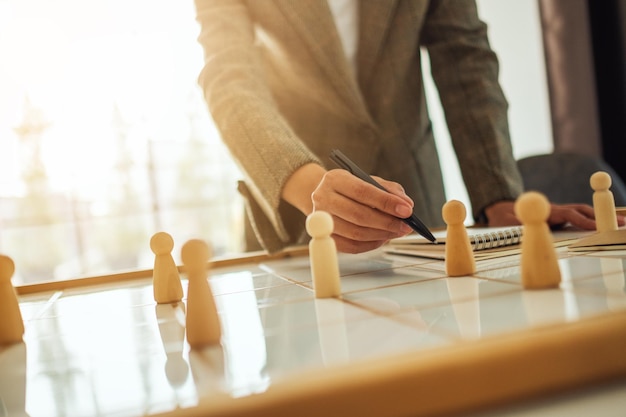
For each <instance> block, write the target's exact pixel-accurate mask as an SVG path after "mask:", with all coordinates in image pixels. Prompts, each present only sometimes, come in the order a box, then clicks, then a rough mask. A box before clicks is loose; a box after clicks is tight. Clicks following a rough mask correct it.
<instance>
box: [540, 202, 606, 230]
mask: <svg viewBox="0 0 626 417" xmlns="http://www.w3.org/2000/svg"><path fill="white" fill-rule="evenodd" d="M566 223H570V224H571V225H573V226H575V227H578V228H581V229H585V230H594V229H595V228H596V222H595V219H594V212H593V207H591V206H588V205H586V204H563V205H558V204H552V205H551V210H550V217H549V218H548V224H550V225H551V226H558V225H563V224H566Z"/></svg>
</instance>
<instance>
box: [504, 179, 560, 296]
mask: <svg viewBox="0 0 626 417" xmlns="http://www.w3.org/2000/svg"><path fill="white" fill-rule="evenodd" d="M515 214H516V215H517V217H518V219H519V220H520V221H521V222H522V225H523V231H522V243H521V261H520V268H521V275H522V285H523V286H524V288H525V289H542V288H556V287H558V286H559V284H560V282H561V270H560V269H559V263H558V260H557V256H556V249H555V247H554V240H553V238H552V233H551V232H550V228H549V227H548V222H547V221H548V217H549V215H550V202H549V201H548V199H547V198H546V197H545V196H544V195H543V194H541V193H539V192H536V191H529V192H526V193H524V194H522V195H521V196H520V197H519V198H518V199H517V201H516V202H515Z"/></svg>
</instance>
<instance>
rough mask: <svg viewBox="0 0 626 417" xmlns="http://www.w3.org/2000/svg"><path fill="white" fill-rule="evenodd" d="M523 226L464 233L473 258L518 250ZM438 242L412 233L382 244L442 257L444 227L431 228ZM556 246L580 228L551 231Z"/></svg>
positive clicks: (567, 241)
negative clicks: (566, 230)
mask: <svg viewBox="0 0 626 417" xmlns="http://www.w3.org/2000/svg"><path fill="white" fill-rule="evenodd" d="M522 231H523V227H522V226H515V227H495V228H494V227H481V228H468V229H467V234H468V236H469V238H470V244H471V245H472V250H473V251H474V257H475V259H476V260H482V259H490V258H496V257H501V256H508V255H515V254H518V253H520V241H521V239H522ZM434 235H435V237H436V238H437V242H439V243H437V244H433V243H431V242H429V241H428V240H426V239H424V238H422V237H420V236H417V235H415V234H411V235H407V236H404V237H401V238H397V239H392V240H391V241H389V243H387V244H386V245H385V246H384V247H383V251H384V252H385V253H388V254H395V255H407V256H416V257H421V258H431V259H440V260H443V259H445V242H446V231H445V230H442V231H437V232H434ZM553 237H554V245H555V247H561V246H567V245H569V244H570V243H572V242H573V241H575V240H577V239H579V238H580V237H581V234H580V232H560V233H554V234H553Z"/></svg>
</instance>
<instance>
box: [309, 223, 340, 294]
mask: <svg viewBox="0 0 626 417" xmlns="http://www.w3.org/2000/svg"><path fill="white" fill-rule="evenodd" d="M333 228H334V224H333V218H332V217H331V215H330V214H328V213H327V212H325V211H315V212H313V213H311V214H310V215H309V216H308V217H307V219H306V231H307V233H308V234H309V236H311V241H310V242H309V259H310V263H311V275H312V276H313V288H314V289H315V297H316V298H328V297H338V296H339V295H341V281H340V276H339V261H338V259H337V246H336V245H335V241H334V240H333V238H332V237H331V234H332V232H333Z"/></svg>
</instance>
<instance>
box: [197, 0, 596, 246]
mask: <svg viewBox="0 0 626 417" xmlns="http://www.w3.org/2000/svg"><path fill="white" fill-rule="evenodd" d="M329 1H330V2H332V1H335V0H303V1H293V0H250V1H245V0H227V1H223V0H195V4H196V10H197V20H198V22H199V23H200V26H201V32H200V36H199V38H198V39H199V42H200V43H201V45H202V46H203V48H204V52H205V65H204V68H203V69H202V72H201V74H200V76H199V83H200V85H201V87H202V89H203V91H204V94H205V98H206V102H207V104H208V108H209V110H210V113H211V115H212V118H213V120H214V121H215V123H216V125H217V127H218V129H219V132H220V134H221V136H222V138H223V140H224V142H225V143H226V145H227V146H228V148H229V149H230V152H231V153H232V155H233V157H234V159H235V161H236V162H237V163H238V165H239V166H240V168H241V170H242V172H243V174H244V176H245V178H244V180H243V181H241V182H240V184H239V190H240V192H241V193H242V194H243V196H244V197H245V201H246V208H247V213H248V217H249V219H250V223H251V225H252V230H253V231H254V235H255V237H256V239H258V240H259V242H260V243H261V245H262V247H263V248H265V249H267V250H269V251H276V250H280V249H281V248H283V247H285V246H287V245H292V244H297V243H304V242H306V241H307V239H308V236H307V235H306V231H305V228H304V221H305V216H306V215H308V214H310V213H311V212H312V211H313V210H326V211H328V212H330V213H331V214H332V215H333V219H334V221H335V230H334V235H333V237H334V238H335V241H336V243H337V248H338V250H340V251H343V252H363V251H367V250H371V249H374V248H376V247H378V246H380V245H382V244H383V243H384V242H386V241H387V240H389V239H391V238H394V237H398V236H402V235H404V234H406V233H408V232H410V229H409V228H408V227H407V226H406V225H405V224H404V223H403V222H401V221H400V220H398V217H407V216H408V214H410V211H411V210H412V208H413V207H414V208H415V211H416V213H417V214H418V216H419V217H420V218H421V219H422V220H423V221H424V223H426V224H427V225H429V226H431V227H434V226H441V225H443V222H442V218H441V208H442V206H443V204H444V202H445V200H446V196H445V192H444V185H443V181H442V175H441V167H440V164H439V159H438V156H437V150H436V147H435V141H434V138H433V131H432V126H431V122H430V120H429V116H428V109H427V103H426V100H425V94H424V85H423V81H422V66H421V61H420V48H426V49H427V51H428V53H429V56H430V62H431V68H432V74H433V78H434V81H435V83H436V86H437V89H438V92H439V96H440V98H441V102H442V105H443V108H444V110H445V114H446V120H447V123H448V127H449V131H450V135H451V138H452V142H453V144H454V149H455V152H456V155H457V158H458V160H459V165H460V168H461V171H462V175H463V178H464V181H465V184H466V187H467V190H468V193H469V197H470V200H471V205H472V208H473V215H474V217H475V218H476V219H477V220H480V219H482V220H484V221H485V222H488V223H489V224H490V225H506V224H518V223H519V222H518V221H517V219H516V218H515V215H514V213H513V201H514V200H515V199H516V198H517V197H518V195H519V194H520V193H521V192H522V191H523V185H522V180H521V177H520V174H519V172H518V170H517V166H516V162H515V160H514V157H513V153H512V149H511V142H510V138H509V129H508V124H507V102H506V99H505V97H504V95H503V93H502V90H501V88H500V86H499V83H498V61H497V57H496V56H495V54H494V52H493V51H492V50H491V48H490V46H489V42H488V39H487V28H486V25H485V24H484V23H483V22H482V21H481V20H480V19H479V17H478V14H477V10H476V5H475V3H474V1H469V0H448V1H446V0H440V1H437V0H432V1H428V0H386V1H359V2H357V1H355V0H353V1H351V0H347V5H348V6H352V11H351V13H352V16H350V15H349V14H348V17H349V19H348V20H349V21H352V22H353V23H352V27H351V28H348V30H349V31H351V32H349V35H348V36H347V38H348V40H350V34H351V35H352V44H351V45H352V46H353V47H352V49H350V47H349V45H348V46H346V45H347V43H346V36H345V33H346V32H343V29H345V28H343V27H342V26H337V25H336V23H335V21H336V19H340V20H339V21H343V20H341V18H338V17H336V16H335V14H334V11H335V10H334V9H333V8H331V7H330V6H332V3H331V4H330V5H329ZM344 17H345V15H344ZM338 29H339V30H338ZM342 33H343V34H344V37H342V36H341V34H342ZM335 148H337V149H339V150H341V151H342V152H343V153H345V154H346V155H348V156H349V157H350V158H351V159H352V160H354V161H355V162H356V163H357V164H358V165H360V166H361V167H362V168H363V169H364V170H365V171H367V172H369V173H371V174H373V175H376V176H377V177H378V178H379V179H380V181H381V182H382V183H383V185H384V186H385V187H386V188H388V189H389V190H390V191H391V192H392V193H385V192H383V191H380V190H377V189H375V188H374V187H371V186H369V185H367V184H365V183H364V182H362V181H360V180H359V179H357V178H355V177H353V176H351V175H350V174H348V173H347V172H345V171H342V170H335V169H333V168H336V167H335V166H334V164H333V163H332V162H331V161H330V159H329V154H330V151H331V150H332V149H335ZM400 184H401V185H400ZM592 218H593V209H592V208H591V207H589V206H584V205H575V206H558V207H557V206H553V210H552V213H551V218H550V221H551V222H552V223H562V222H565V221H570V222H572V223H574V224H577V225H578V226H580V227H584V228H593V227H595V223H594V222H593V220H592Z"/></svg>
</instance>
